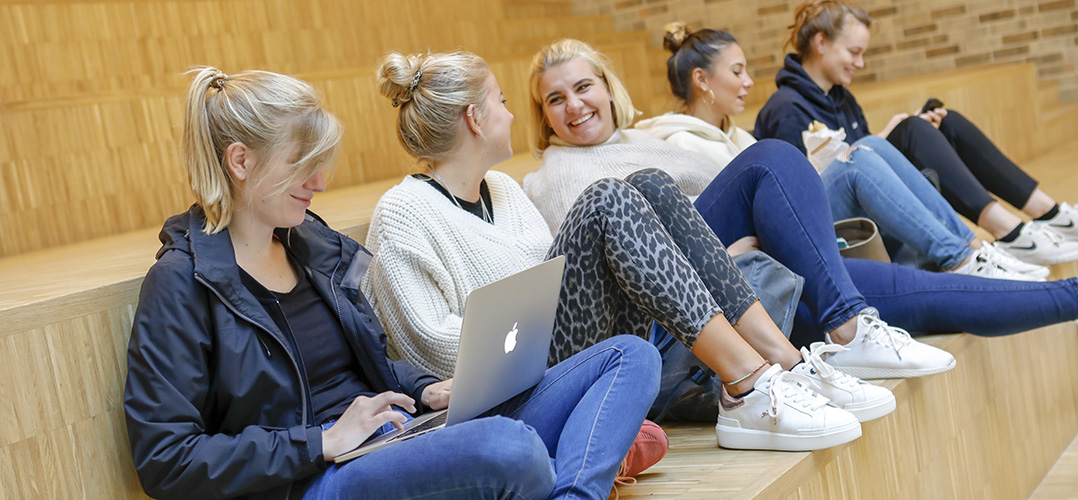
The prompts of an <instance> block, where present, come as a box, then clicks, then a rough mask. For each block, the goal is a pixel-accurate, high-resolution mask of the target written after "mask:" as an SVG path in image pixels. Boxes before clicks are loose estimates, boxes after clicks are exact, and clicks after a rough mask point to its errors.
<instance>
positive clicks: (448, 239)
mask: <svg viewBox="0 0 1078 500" xmlns="http://www.w3.org/2000/svg"><path fill="white" fill-rule="evenodd" d="M486 181H487V186H488V188H489V189H490V198H491V203H492V206H493V216H494V224H488V223H486V222H484V221H483V220H482V219H480V218H479V217H476V216H475V215H472V214H470V213H468V212H465V211H464V210H462V209H460V208H459V207H457V206H456V205H455V204H454V203H453V202H452V201H450V200H449V198H447V197H446V196H445V195H444V194H442V193H441V192H439V191H438V190H437V189H435V188H434V187H433V186H431V185H429V184H428V183H426V182H424V181H421V180H418V179H414V178H412V177H405V178H404V180H403V181H402V182H401V183H400V184H398V185H397V186H395V187H393V188H392V189H390V190H389V191H387V192H386V194H384V195H383V196H382V198H381V199H380V200H378V205H377V206H376V207H375V209H374V214H373V215H372V217H371V225H370V229H369V231H368V232H367V248H368V249H369V250H370V251H371V253H373V254H374V259H373V260H372V262H371V266H370V269H369V270H368V271H367V273H366V275H365V276H364V277H363V281H362V288H363V293H364V294H365V295H366V296H367V297H368V299H369V300H370V301H371V305H372V306H373V307H374V310H375V312H376V313H377V314H378V318H379V319H380V320H381V321H382V325H383V326H384V327H385V329H386V332H387V334H388V335H389V339H390V341H389V350H390V355H391V356H393V357H396V358H401V359H404V360H406V361H408V362H410V363H412V364H414V365H415V366H418V367H419V368H421V369H424V370H427V371H429V372H430V373H433V374H435V375H437V376H439V377H442V378H449V377H452V376H453V367H454V365H455V363H456V359H457V345H458V343H459V339H460V325H461V320H462V314H463V312H464V301H465V299H466V298H467V297H468V293H469V292H471V291H472V290H474V289H476V288H479V287H480V286H483V285H486V284H487V283H490V282H493V281H495V280H498V279H500V278H503V277H505V276H509V275H510V274H513V273H516V272H518V271H522V270H524V269H527V268H528V267H531V266H533V265H535V264H538V263H540V262H542V261H543V258H544V257H545V256H546V252H547V250H548V249H549V248H550V245H551V243H552V242H553V238H552V237H551V235H550V231H548V230H547V227H546V225H545V224H544V223H543V219H542V216H540V215H539V212H538V211H537V210H536V209H535V206H534V205H532V204H531V202H530V201H528V198H527V197H526V196H525V195H524V192H523V191H522V190H521V189H520V186H519V185H518V184H517V183H516V181H514V180H513V179H512V178H511V177H509V176H508V175H506V174H503V173H501V172H493V171H492V172H488V173H487V175H486Z"/></svg>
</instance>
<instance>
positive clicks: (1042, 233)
mask: <svg viewBox="0 0 1078 500" xmlns="http://www.w3.org/2000/svg"><path fill="white" fill-rule="evenodd" d="M1033 235H1034V238H1038V237H1039V238H1044V239H1046V240H1048V243H1049V244H1050V245H1051V246H1054V247H1058V246H1061V245H1062V244H1063V243H1064V242H1065V241H1066V240H1065V239H1064V238H1063V235H1062V234H1059V233H1057V232H1055V231H1053V230H1052V228H1050V227H1047V226H1040V227H1037V229H1036V230H1035V231H1033Z"/></svg>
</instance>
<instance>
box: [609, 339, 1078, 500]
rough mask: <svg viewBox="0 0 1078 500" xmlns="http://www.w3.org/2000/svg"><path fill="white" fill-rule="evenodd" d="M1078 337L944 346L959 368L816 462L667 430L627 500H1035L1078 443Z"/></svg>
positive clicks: (917, 389) (623, 491)
mask: <svg viewBox="0 0 1078 500" xmlns="http://www.w3.org/2000/svg"><path fill="white" fill-rule="evenodd" d="M1076 333H1078V325H1075V324H1074V323H1065V324H1060V325H1055V326H1052V327H1048V328H1043V329H1040V330H1036V331H1032V332H1027V333H1023V334H1020V335H1015V336H1010V337H1002V338H995V339H985V338H979V337H974V336H971V335H961V336H934V337H929V338H928V340H927V341H928V342H929V343H931V344H935V345H937V346H940V347H942V348H945V349H947V350H948V351H950V352H951V353H952V354H954V355H955V357H956V358H957V359H958V367H957V368H955V369H954V370H952V371H951V372H948V373H946V374H943V375H936V376H932V377H926V378H923V379H908V380H903V381H886V382H884V384H885V385H887V386H888V387H891V388H892V390H893V391H894V392H895V396H896V398H897V399H898V409H897V410H896V411H895V412H894V413H893V414H891V415H888V416H887V417H884V418H883V419H879V420H876V421H872V422H868V423H866V424H864V427H863V430H864V435H863V436H862V437H861V438H860V439H858V440H856V441H854V442H852V443H850V444H848V445H844V446H840V447H836V448H832V449H828V450H822V451H817V452H812V453H782V452H735V451H730V450H722V449H719V448H716V446H715V435H714V428H713V426H711V425H673V426H669V428H668V432H669V435H670V451H669V452H668V454H667V456H666V458H664V459H663V460H662V461H661V462H659V464H658V465H656V466H655V467H653V468H652V469H650V470H649V471H648V472H646V473H644V474H643V475H641V476H639V477H638V478H637V480H638V482H637V484H636V485H635V486H631V487H627V488H620V489H619V494H620V497H621V498H622V499H633V498H645V497H647V498H661V499H674V498H677V499H704V498H707V499H761V500H763V499H787V500H812V499H820V500H826V499H833V500H841V499H848V500H856V499H866V498H871V499H910V498H918V499H940V500H944V499H946V500H952V499H971V500H972V499H976V500H982V499H1001V500H1005V499H1014V498H1026V497H1028V496H1029V494H1030V493H1031V492H1032V491H1033V490H1034V488H1036V486H1037V484H1038V483H1039V482H1040V480H1041V478H1042V477H1044V475H1045V473H1046V472H1047V471H1048V470H1049V469H1050V468H1051V467H1052V464H1053V463H1054V462H1055V461H1056V458H1057V457H1058V456H1059V454H1060V452H1061V451H1062V450H1063V449H1064V448H1066V447H1067V445H1068V444H1069V443H1070V442H1071V440H1072V439H1073V437H1074V435H1075V433H1076V432H1078V415H1076V411H1078V367H1076V366H1075V364H1074V363H1073V360H1074V359H1075V357H1076V356H1078V335H1076Z"/></svg>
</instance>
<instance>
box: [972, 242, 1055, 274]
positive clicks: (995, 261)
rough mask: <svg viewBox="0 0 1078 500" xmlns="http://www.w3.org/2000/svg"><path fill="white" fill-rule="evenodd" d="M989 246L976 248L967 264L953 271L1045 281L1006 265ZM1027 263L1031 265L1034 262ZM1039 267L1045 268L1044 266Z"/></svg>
mask: <svg viewBox="0 0 1078 500" xmlns="http://www.w3.org/2000/svg"><path fill="white" fill-rule="evenodd" d="M989 248H990V247H989V246H988V244H987V243H985V244H984V245H981V248H979V249H977V250H974V251H973V253H971V254H970V256H969V259H967V260H966V263H965V264H962V265H961V266H958V267H956V268H954V269H952V270H951V272H952V273H955V274H964V275H967V276H979V277H981V278H991V279H997V280H1016V281H1044V278H1043V277H1039V276H1033V275H1028V274H1023V273H1020V272H1017V271H1014V270H1011V269H1008V268H1006V267H1004V265H1003V263H1002V262H1001V261H1002V259H1001V258H999V257H997V256H996V255H995V254H994V253H993V251H992V250H990V249H989ZM1016 260H1017V259H1016ZM1026 265H1027V266H1031V265H1033V264H1026ZM1037 267H1042V268H1043V266H1037ZM1043 269H1045V271H1047V270H1048V269H1047V268H1043Z"/></svg>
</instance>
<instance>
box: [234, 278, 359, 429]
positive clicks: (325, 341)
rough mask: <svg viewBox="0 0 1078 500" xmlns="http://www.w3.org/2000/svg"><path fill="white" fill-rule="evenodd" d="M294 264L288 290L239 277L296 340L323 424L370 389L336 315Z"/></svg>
mask: <svg viewBox="0 0 1078 500" xmlns="http://www.w3.org/2000/svg"><path fill="white" fill-rule="evenodd" d="M292 267H293V269H296V274H297V275H298V276H299V282H298V283H296V286H295V288H293V289H292V290H291V291H289V292H286V293H278V292H272V291H270V290H269V289H267V288H266V287H264V286H262V284H261V283H259V282H258V281H257V280H255V279H254V278H253V277H252V276H251V275H249V274H247V273H246V272H245V271H243V270H242V269H240V275H241V278H242V280H243V284H244V286H246V287H247V289H248V290H250V291H251V293H252V294H254V295H255V297H257V298H258V300H259V302H261V303H262V305H263V306H264V307H265V308H266V311H267V312H269V315H270V317H272V318H273V320H274V322H275V323H277V326H278V328H280V330H281V331H282V332H284V334H285V336H290V337H291V340H292V342H294V343H295V350H296V351H298V352H299V356H300V359H299V360H298V361H299V362H300V365H301V366H302V367H303V369H304V371H305V372H306V375H307V384H308V386H309V387H310V388H311V407H312V408H314V413H315V422H318V423H324V422H328V421H330V420H334V419H337V418H339V417H340V416H341V415H342V414H343V413H344V410H346V409H347V408H348V405H350V404H352V400H354V399H355V398H356V396H360V395H363V396H373V395H374V393H373V392H371V390H370V386H369V385H368V384H367V381H366V380H365V379H364V377H363V371H362V369H361V368H360V366H359V363H358V362H357V361H356V356H355V353H354V352H353V350H352V346H351V345H350V344H349V342H348V340H347V339H346V338H345V336H344V329H343V328H342V327H341V324H340V321H339V319H338V318H337V316H336V315H335V314H334V313H333V310H332V309H330V307H329V304H327V303H326V301H325V300H324V299H323V298H322V296H321V295H319V294H318V291H317V290H315V288H314V285H313V284H312V283H311V280H310V278H309V277H308V276H307V273H306V272H304V271H303V270H302V269H298V267H297V266H295V264H294V263H293V266H292Z"/></svg>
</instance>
